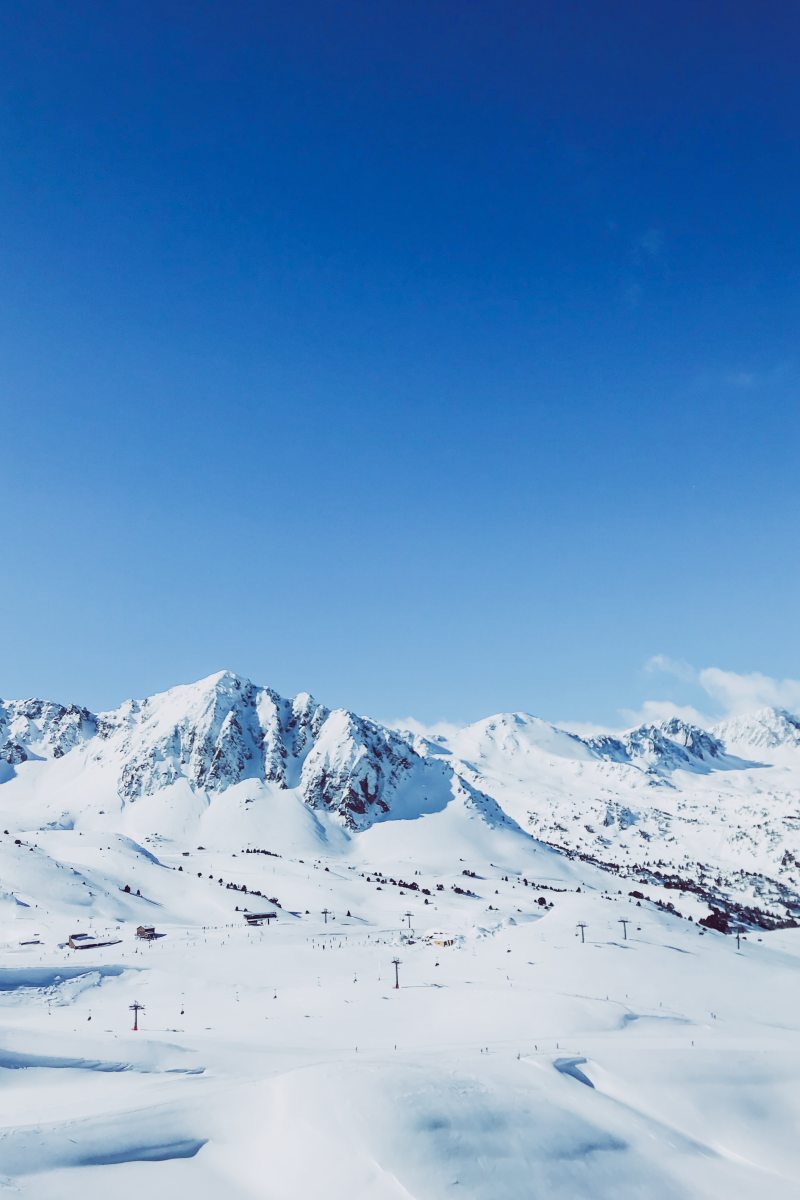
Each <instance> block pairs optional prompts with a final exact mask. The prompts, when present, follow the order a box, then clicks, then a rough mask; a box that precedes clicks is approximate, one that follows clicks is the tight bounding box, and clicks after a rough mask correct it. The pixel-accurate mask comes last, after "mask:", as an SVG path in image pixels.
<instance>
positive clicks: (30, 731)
mask: <svg viewBox="0 0 800 1200" xmlns="http://www.w3.org/2000/svg"><path fill="white" fill-rule="evenodd" d="M96 732H97V718H96V717H95V716H94V715H93V714H92V713H90V712H89V711H88V709H85V708H78V706H77V705H75V704H69V705H67V706H64V705H63V704H53V703H51V702H50V701H47V700H6V701H0V759H2V760H3V761H5V762H7V763H10V764H12V765H17V764H19V763H22V762H26V761H27V760H28V759H29V758H61V757H62V755H64V754H66V753H67V752H68V751H69V750H72V749H74V747H75V746H77V745H79V744H80V743H82V742H85V741H86V740H88V739H89V738H91V737H93V736H94V734H95V733H96Z"/></svg>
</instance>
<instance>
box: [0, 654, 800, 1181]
mask: <svg viewBox="0 0 800 1200" xmlns="http://www.w3.org/2000/svg"><path fill="white" fill-rule="evenodd" d="M799 864H800V719H798V718H797V717H796V716H793V715H792V714H790V713H788V712H784V711H781V710H774V709H768V710H763V711H761V712H758V713H754V714H752V715H749V716H747V717H737V718H735V719H732V720H729V721H726V722H723V723H721V724H719V725H717V726H715V727H714V728H711V729H700V728H697V727H695V726H692V725H689V724H686V723H685V722H682V721H679V720H676V719H673V720H671V721H667V722H663V723H661V724H657V725H648V726H643V727H640V728H637V729H633V730H631V731H629V732H627V733H624V734H621V735H614V736H611V735H603V736H596V737H580V736H578V735H577V734H575V733H572V732H569V731H567V730H563V729H559V728H557V727H555V726H553V725H550V724H548V723H546V722H544V721H542V720H539V719H537V718H535V717H532V716H529V715H527V714H522V713H512V714H501V715H498V716H495V717H491V718H488V719H487V720H484V721H480V722H477V723H476V724H474V725H471V726H467V727H465V728H462V729H460V730H458V731H456V732H454V733H451V734H449V735H446V736H444V735H441V734H438V733H435V732H433V731H431V732H425V731H421V730H420V727H419V726H416V725H415V726H414V729H413V730H404V729H402V728H399V727H398V728H390V727H388V726H386V725H383V724H381V723H379V722H377V721H373V720H370V719H368V718H365V717H361V716H356V715H355V714H353V713H350V712H347V711H344V710H340V709H333V710H330V709H328V708H326V707H325V706H324V705H323V704H320V703H318V702H317V701H316V700H314V699H313V698H312V697H311V696H309V695H307V694H301V695H299V696H296V697H295V698H294V699H292V700H290V699H285V698H283V697H282V696H280V695H278V694H277V693H276V692H275V691H273V690H271V689H269V688H265V687H258V686H256V685H254V684H252V683H251V682H250V681H248V680H246V679H243V678H241V677H239V676H236V675H234V674H232V673H231V672H221V673H219V674H217V675H214V676H211V677H209V678H207V679H204V680H201V681H200V682H198V683H195V684H191V685H187V686H182V687H176V688H173V689H171V690H170V691H168V692H164V693H162V694H160V695H157V696H152V697H150V698H148V699H146V700H142V701H128V702H126V703H125V704H123V705H122V706H121V707H119V708H118V709H115V710H114V711H112V712H106V713H92V712H90V711H88V710H87V709H86V708H82V707H79V706H77V705H74V704H71V705H62V704H57V703H52V702H46V701H42V700H23V701H3V702H0V1194H2V1193H4V1192H8V1194H9V1195H10V1196H12V1195H13V1196H19V1197H23V1198H28V1197H29V1198H32V1200H55V1198H58V1200H62V1198H63V1197H71V1196H75V1197H81V1200H95V1198H97V1200H99V1198H100V1197H102V1198H103V1200H106V1198H107V1197H108V1196H109V1195H113V1196H114V1197H115V1200H133V1198H134V1197H136V1198H137V1200H139V1198H140V1197H141V1196H142V1194H146V1195H148V1196H149V1197H150V1198H151V1200H161V1197H167V1196H170V1197H171V1196H173V1195H174V1194H175V1193H176V1191H177V1192H178V1194H181V1195H190V1196H192V1197H193V1200H205V1198H209V1200H210V1198H211V1197H213V1198H214V1200H217V1198H223V1200H228V1198H230V1200H244V1198H248V1200H250V1198H253V1200H255V1198H263V1200H290V1198H291V1200H294V1198H303V1200H316V1198H317V1197H323V1196H324V1197H326V1200H356V1198H360V1197H363V1198H365V1200H372V1198H374V1200H410V1198H413V1200H439V1198H444V1197H448V1196H453V1197H464V1198H470V1200H471V1198H475V1200H506V1198H508V1200H511V1198H512V1197H513V1198H514V1200H518V1198H519V1200H539V1198H541V1200H545V1198H546V1200H633V1198H636V1200H639V1198H641V1200H695V1198H699V1200H722V1198H725V1200H729V1198H730V1200H735V1198H739V1197H741V1198H745V1197H754V1198H755V1197H757V1198H758V1200H765V1198H767V1197H769V1198H770V1200H773V1198H774V1200H784V1198H786V1200H788V1198H790V1197H792V1198H795V1200H797V1198H798V1197H800V1149H799V1148H798V1141H797V1131H798V1129H799V1128H800V1082H799V1081H800V1003H798V1001H799V1000H800V986H798V979H800V974H799V973H798V968H799V967H800V929H798V928H797V921H798V919H800V865H799ZM259 914H262V915H261V916H259ZM137 931H138V936H137ZM148 931H151V932H149V933H148ZM398 983H399V986H396V984H398ZM132 1005H137V1006H142V1007H141V1008H140V1009H139V1008H137V1009H135V1010H134V1009H132V1007H131V1006H132ZM134 1021H135V1023H136V1025H137V1026H138V1029H136V1030H134V1028H133V1025H134Z"/></svg>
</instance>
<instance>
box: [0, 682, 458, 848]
mask: <svg viewBox="0 0 800 1200" xmlns="http://www.w3.org/2000/svg"><path fill="white" fill-rule="evenodd" d="M0 739H2V740H1V741H0V745H1V746H2V751H0V752H2V755H3V757H4V759H5V761H6V762H8V763H9V764H11V765H12V766H16V765H19V764H20V763H23V762H25V761H26V760H27V759H28V758H29V757H31V756H32V755H34V754H39V755H40V756H45V755H46V756H47V757H58V756H60V755H61V754H64V753H66V752H67V751H68V750H70V749H73V748H74V747H75V746H77V745H78V744H79V743H82V742H86V743H89V745H88V747H87V749H88V753H89V757H90V759H91V761H92V762H94V763H96V764H100V765H106V764H110V765H112V766H113V767H114V769H115V770H116V772H117V793H118V795H119V798H120V799H121V800H122V802H123V803H124V804H134V803H136V802H137V801H138V800H140V799H141V798H142V797H143V796H152V795H154V794H155V793H157V792H159V791H160V790H161V789H162V788H165V787H168V786H169V785H171V784H174V783H177V782H178V781H179V780H184V781H186V782H187V783H188V784H189V785H190V786H191V787H192V788H193V789H196V790H197V791H202V792H205V793H209V794H211V795H213V794H214V793H220V792H224V791H225V790H226V789H227V788H229V787H231V786H232V785H234V784H237V783H241V782H242V781H244V780H247V779H254V780H263V781H265V782H268V783H273V784H277V785H278V786H279V787H281V788H299V789H300V792H301V794H302V798H303V799H304V800H305V802H306V803H307V804H308V805H309V806H310V807H311V808H315V809H321V810H325V811H327V812H330V813H333V814H335V815H337V816H338V817H339V818H340V819H341V821H342V822H343V823H344V824H345V825H346V826H347V827H348V828H351V829H363V828H366V827H367V826H368V825H370V824H372V823H373V821H375V820H379V819H380V818H381V817H383V816H385V815H386V814H388V813H389V812H390V810H391V805H392V801H393V798H394V797H395V796H396V795H397V793H398V791H400V790H401V789H404V788H408V787H410V786H417V787H419V789H420V794H424V793H425V792H426V791H430V790H431V789H432V788H435V789H438V790H439V792H441V790H442V788H443V787H445V788H448V787H450V781H451V777H452V776H453V772H452V770H451V769H450V768H449V767H445V766H444V765H443V764H441V763H435V762H433V761H432V760H429V759H426V758H424V757H423V756H421V755H418V754H417V753H416V752H415V751H414V749H413V748H412V747H411V745H410V744H409V742H408V741H407V740H406V739H405V738H403V737H402V736H401V735H400V734H398V733H396V732H394V731H393V730H390V729H385V728H384V727H383V726H381V725H378V724H376V723H375V722H374V721H369V720H367V719H366V718H364V717H358V716H356V715H355V714H353V713H350V712H346V711H344V710H342V709H339V710H335V711H333V712H332V711H331V710H329V709H327V708H326V707H325V706H324V705H322V704H318V703H317V701H316V700H314V698H313V697H312V696H310V695H308V693H301V694H300V695H298V696H296V697H295V698H294V699H293V700H288V699H285V698H284V697H283V696H280V695H279V694H278V693H277V692H275V691H273V690H272V689H271V688H264V687H257V686H256V685H254V684H253V683H251V682H250V681H249V680H247V679H242V678H240V677H239V676H237V675H234V674H233V673H232V672H229V671H223V672H221V673H220V674H218V675H212V676H210V677H209V678H208V679H204V680H201V681H200V682H199V683H197V684H191V685H187V686H184V687H177V688H172V689H171V690H170V691H168V692H163V693H161V694H159V695H156V696H151V697H149V698H148V699H146V700H141V701H126V703H125V704H123V705H121V706H120V707H119V708H118V709H115V710H114V711H112V712H107V713H101V714H99V715H98V716H94V715H92V714H91V713H89V712H87V711H86V710H85V709H78V708H75V707H74V706H72V707H70V708H64V707H62V706H61V705H55V704H44V703H42V702H40V701H26V702H11V703H9V704H6V705H3V706H2V707H0ZM449 794H453V793H452V788H451V789H450V793H449Z"/></svg>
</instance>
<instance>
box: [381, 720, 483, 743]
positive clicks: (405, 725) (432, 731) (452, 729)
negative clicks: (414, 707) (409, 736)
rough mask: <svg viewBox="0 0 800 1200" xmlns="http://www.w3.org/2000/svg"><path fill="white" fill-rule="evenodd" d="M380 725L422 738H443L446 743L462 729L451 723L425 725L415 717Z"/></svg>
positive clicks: (439, 722)
mask: <svg viewBox="0 0 800 1200" xmlns="http://www.w3.org/2000/svg"><path fill="white" fill-rule="evenodd" d="M381 723H382V724H383V725H386V726H387V727H388V728H389V729H398V730H400V731H402V732H403V733H415V734H417V735H418V736H419V737H424V738H436V737H443V738H446V739H447V740H448V741H449V740H450V739H451V738H453V737H455V735H456V734H457V733H460V731H461V730H462V729H463V728H464V726H463V725H456V724H454V723H453V722H452V721H434V722H433V723H432V724H430V725H426V724H424V722H422V721H418V720H417V718H416V717H396V718H395V719H394V720H392V721H383V722H381Z"/></svg>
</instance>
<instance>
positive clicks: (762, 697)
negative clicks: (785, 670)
mask: <svg viewBox="0 0 800 1200" xmlns="http://www.w3.org/2000/svg"><path fill="white" fill-rule="evenodd" d="M697 680H698V683H699V684H700V686H701V687H702V688H703V690H704V691H705V692H707V693H708V695H709V696H711V698H712V699H713V700H716V701H717V703H718V704H720V705H721V706H722V708H723V709H724V710H725V712H726V713H731V714H735V713H745V712H752V710H753V709H754V708H767V707H770V708H789V709H795V710H800V679H774V678H773V677H772V676H770V675H762V674H761V673H760V671H752V672H750V673H749V674H745V675H740V674H739V673H738V672H736V671H723V670H721V669H720V668H719V667H705V668H704V669H703V670H702V671H700V672H699V674H698V676H697Z"/></svg>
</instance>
